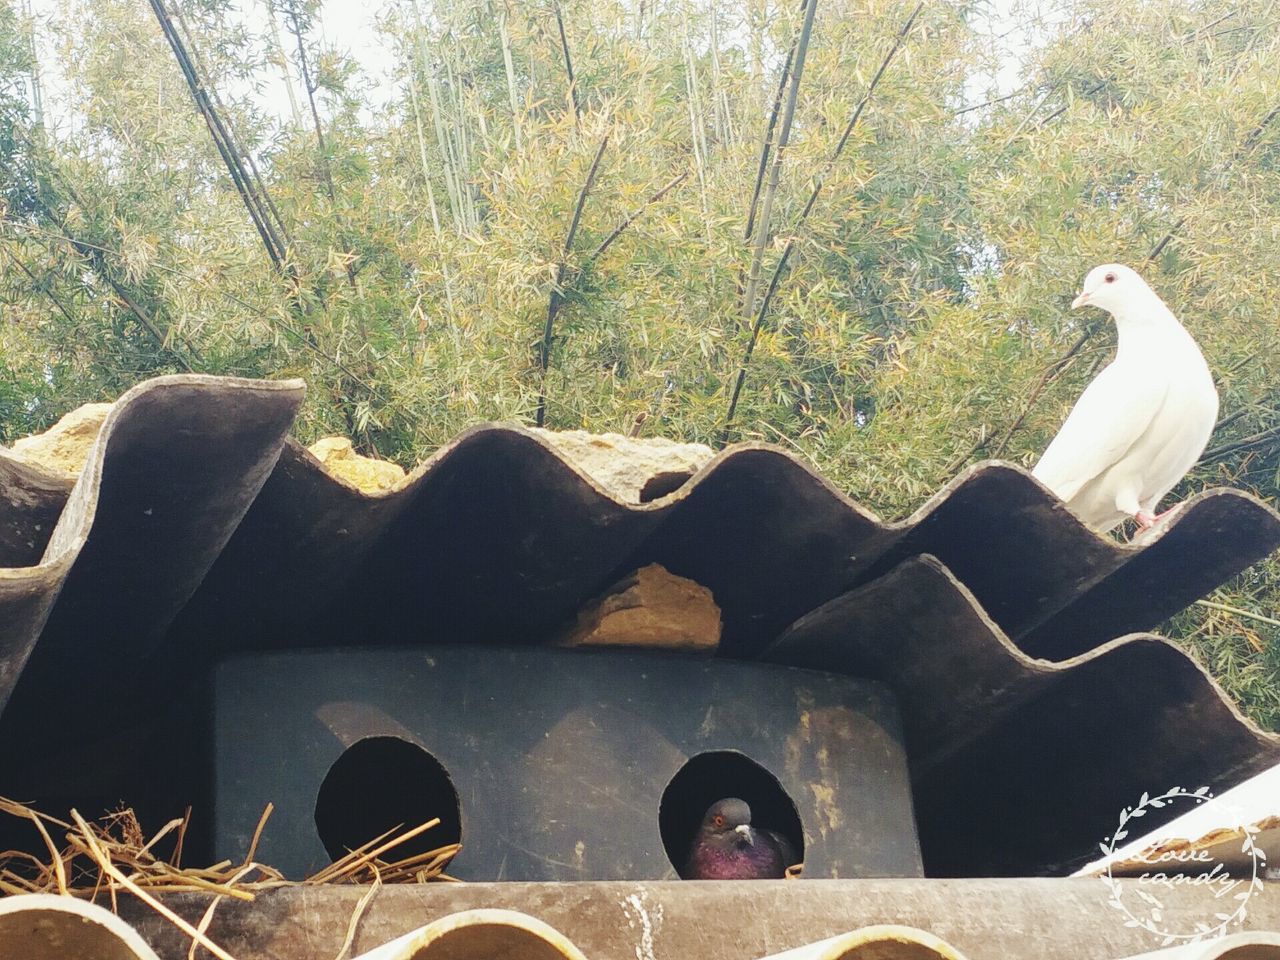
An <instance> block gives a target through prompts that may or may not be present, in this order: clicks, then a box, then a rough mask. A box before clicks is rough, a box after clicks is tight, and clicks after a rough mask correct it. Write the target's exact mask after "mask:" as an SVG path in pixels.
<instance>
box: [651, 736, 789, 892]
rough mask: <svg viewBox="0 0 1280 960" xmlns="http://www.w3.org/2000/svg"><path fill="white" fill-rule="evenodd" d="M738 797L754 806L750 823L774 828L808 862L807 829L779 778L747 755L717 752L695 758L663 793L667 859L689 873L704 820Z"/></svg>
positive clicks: (660, 824) (661, 823)
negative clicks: (718, 806) (714, 808)
mask: <svg viewBox="0 0 1280 960" xmlns="http://www.w3.org/2000/svg"><path fill="white" fill-rule="evenodd" d="M726 797H737V798H738V799H740V800H745V801H746V802H747V805H748V806H750V807H751V825H752V826H753V827H760V828H763V829H767V830H774V831H777V832H778V833H779V834H781V835H782V836H783V837H785V838H786V839H787V840H788V841H789V842H790V843H791V845H792V846H793V847H794V848H795V850H796V853H797V854H798V857H799V859H800V860H803V859H804V827H803V826H802V825H801V823H800V813H799V811H797V810H796V805H795V802H794V801H792V799H791V797H789V796H788V795H787V791H786V790H784V789H783V788H782V784H781V783H779V782H778V778H777V777H775V776H774V775H773V774H772V773H770V772H769V771H768V770H767V769H765V768H764V767H762V766H761V765H760V764H758V763H756V762H755V761H754V760H752V759H751V758H750V757H748V756H747V755H746V754H745V753H739V752H738V751H736V750H714V751H709V752H707V753H700V754H698V755H697V756H694V757H690V758H689V760H688V761H687V762H686V763H685V765H684V766H682V767H681V768H680V769H679V770H678V771H676V775H675V776H674V777H672V778H671V782H670V783H669V784H667V788H666V789H665V790H664V791H663V792H662V801H661V803H660V804H659V806H658V830H659V831H660V832H661V834H662V846H663V848H664V849H665V850H666V853H667V859H668V860H670V861H671V865H672V866H673V867H675V868H676V872H677V873H679V874H680V875H681V876H683V875H684V866H685V862H686V860H687V859H688V857H689V848H690V847H691V846H692V844H693V840H694V837H695V836H697V833H698V827H699V826H700V825H701V823H702V818H703V816H704V815H705V814H706V812H707V808H708V807H710V806H711V805H712V804H713V803H715V802H716V801H717V800H723V799H725V798H726Z"/></svg>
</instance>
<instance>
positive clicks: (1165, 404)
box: [1032, 263, 1218, 532]
mask: <svg viewBox="0 0 1280 960" xmlns="http://www.w3.org/2000/svg"><path fill="white" fill-rule="evenodd" d="M1086 305H1088V306H1091V307H1099V308H1100V309H1102V310H1106V311H1107V312H1108V313H1110V314H1111V316H1112V317H1113V318H1114V319H1115V323H1116V332H1117V333H1118V334H1119V345H1118V346H1117V348H1116V357H1115V359H1114V360H1112V361H1111V363H1109V364H1108V365H1107V367H1106V369H1104V370H1103V371H1102V372H1101V373H1099V374H1098V375H1097V376H1096V377H1095V378H1094V380H1093V382H1092V383H1091V384H1089V386H1088V387H1087V388H1086V389H1085V391H1084V393H1083V394H1081V395H1080V399H1079V400H1078V401H1076V405H1075V407H1074V408H1073V409H1072V410H1071V414H1070V415H1069V416H1068V417H1067V422H1066V423H1064V424H1063V425H1062V429H1061V430H1059V431H1058V435H1057V436H1056V437H1054V438H1053V442H1052V443H1051V444H1049V448H1048V449H1047V450H1045V452H1044V456H1042V457H1041V458H1040V462H1039V463H1038V464H1036V468H1035V470H1033V471H1032V475H1033V476H1035V477H1036V479H1038V480H1039V481H1040V482H1041V483H1043V484H1044V485H1045V486H1046V487H1048V488H1049V489H1050V490H1052V491H1053V492H1054V493H1056V494H1057V495H1058V496H1059V497H1061V498H1062V499H1063V500H1064V501H1066V504H1067V506H1068V507H1069V508H1070V509H1071V511H1072V512H1073V513H1075V514H1076V516H1078V517H1079V518H1080V519H1081V520H1083V521H1084V522H1085V523H1086V524H1088V525H1089V526H1090V527H1092V528H1093V529H1094V530H1096V531H1098V532H1105V531H1107V530H1110V529H1112V528H1113V527H1115V526H1116V525H1117V524H1118V523H1120V522H1121V521H1122V520H1124V519H1125V518H1126V517H1133V518H1134V519H1136V520H1137V521H1138V526H1139V528H1140V529H1142V530H1146V529H1147V528H1149V527H1151V526H1152V525H1153V524H1155V522H1156V521H1157V520H1158V519H1160V518H1161V517H1163V516H1165V514H1163V513H1162V514H1158V515H1157V514H1156V513H1155V512H1154V511H1155V508H1156V504H1158V503H1159V502H1160V499H1161V498H1162V497H1163V496H1164V495H1165V494H1166V493H1168V492H1169V491H1170V490H1171V489H1172V488H1173V486H1174V484H1176V483H1177V482H1178V481H1179V480H1181V479H1182V478H1183V477H1184V476H1185V475H1186V473H1187V471H1188V470H1190V469H1191V467H1192V465H1193V464H1194V463H1195V462H1196V460H1198V459H1199V457H1200V454H1201V453H1203V452H1204V448H1205V445H1206V444H1207V443H1208V442H1209V434H1211V433H1212V432H1213V425H1214V423H1215V422H1216V420H1217V417H1218V391H1217V389H1216V388H1215V387H1214V385H1213V376H1212V375H1211V374H1210V373H1209V365H1208V364H1207V363H1205V360H1204V354H1202V353H1201V352H1200V348H1199V347H1198V346H1196V342H1195V340H1193V339H1191V334H1189V333H1187V331H1186V329H1185V328H1184V327H1183V326H1182V324H1181V323H1179V322H1178V318H1177V317H1175V316H1174V315H1173V314H1172V313H1171V312H1170V310H1169V308H1168V307H1166V306H1165V304H1164V301H1163V300H1161V299H1160V297H1159V296H1158V295H1157V294H1156V292H1155V291H1154V290H1152V289H1151V288H1150V287H1149V286H1147V284H1146V281H1144V280H1143V279H1142V278H1141V277H1140V276H1138V274H1137V273H1135V272H1134V271H1133V270H1131V269H1129V268H1128V267H1126V266H1122V265H1120V264H1117V263H1108V264H1104V265H1103V266H1101V267H1095V268H1094V269H1093V270H1091V271H1090V272H1089V275H1088V276H1087V277H1085V279H1084V290H1083V291H1082V292H1081V294H1080V295H1079V296H1078V297H1076V298H1075V300H1074V301H1073V302H1072V304H1071V307H1072V309H1075V308H1077V307H1082V306H1086Z"/></svg>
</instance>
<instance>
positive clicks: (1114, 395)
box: [1031, 362, 1169, 500]
mask: <svg viewBox="0 0 1280 960" xmlns="http://www.w3.org/2000/svg"><path fill="white" fill-rule="evenodd" d="M1168 389H1169V383H1168V380H1167V379H1165V378H1164V377H1163V376H1161V375H1160V373H1159V371H1158V370H1156V369H1153V368H1152V367H1150V366H1149V365H1144V366H1143V367H1139V368H1136V369H1135V367H1134V366H1133V365H1128V366H1118V365H1117V364H1116V363H1114V362H1113V363H1111V364H1109V365H1108V366H1107V368H1106V369H1105V370H1103V371H1102V372H1101V373H1100V374H1098V376H1097V377H1095V378H1094V380H1093V382H1092V383H1091V384H1089V386H1088V387H1087V388H1086V389H1085V391H1084V393H1082V394H1081V395H1080V399H1079V400H1077V401H1076V405H1075V406H1074V407H1073V408H1072V410H1071V414H1070V415H1069V416H1068V417H1067V422H1066V423H1064V424H1063V425H1062V429H1061V430H1059V431H1058V435H1057V436H1056V437H1054V438H1053V442H1052V443H1051V444H1049V449H1047V450H1045V452H1044V456H1042V457H1041V458H1040V462H1039V463H1037V464H1036V467H1035V469H1034V470H1033V471H1031V472H1032V475H1033V476H1034V477H1035V478H1036V479H1037V480H1039V481H1040V482H1041V483H1043V484H1044V485H1045V486H1046V487H1048V488H1049V489H1050V490H1052V491H1053V492H1054V493H1056V494H1057V495H1058V496H1059V497H1061V498H1062V499H1063V500H1070V499H1071V498H1072V497H1074V496H1075V495H1076V494H1077V493H1079V492H1080V489H1081V488H1082V487H1083V486H1084V485H1085V484H1086V483H1088V482H1089V481H1090V480H1093V479H1095V478H1097V477H1098V476H1100V475H1101V474H1102V473H1104V472H1105V471H1106V470H1107V469H1109V468H1110V467H1111V466H1113V465H1114V464H1115V463H1117V462H1118V461H1119V460H1120V458H1121V457H1123V456H1124V454H1125V451H1127V450H1128V449H1129V448H1130V447H1132V446H1133V445H1134V444H1135V443H1137V442H1138V440H1139V439H1141V437H1142V435H1143V434H1144V433H1145V432H1146V431H1147V429H1148V428H1149V427H1150V426H1151V422H1152V421H1153V420H1154V419H1155V417H1156V414H1157V413H1158V412H1159V411H1160V407H1161V405H1162V404H1163V403H1164V399H1165V394H1166V393H1167V391H1168Z"/></svg>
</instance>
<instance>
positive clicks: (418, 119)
mask: <svg viewBox="0 0 1280 960" xmlns="http://www.w3.org/2000/svg"><path fill="white" fill-rule="evenodd" d="M409 100H410V102H411V103H412V104H413V127H414V131H415V132H416V133H417V136H418V160H419V161H420V162H421V164H422V180H423V182H424V183H425V184H426V186H427V209H428V210H429V211H430V212H431V229H432V231H433V232H434V233H435V237H436V248H437V254H438V256H439V257H440V270H441V273H443V274H444V297H445V302H446V303H447V304H448V307H449V326H450V329H451V331H452V333H453V339H454V345H455V347H456V348H457V349H458V350H461V348H462V344H461V342H460V341H459V340H458V329H457V309H456V308H455V307H454V305H453V277H452V275H451V273H452V271H451V270H450V268H449V261H448V260H447V259H446V258H445V256H444V234H443V231H442V230H441V229H440V213H439V211H438V210H437V209H436V192H435V188H434V187H432V185H431V167H430V164H429V163H428V162H427V140H426V137H425V136H424V135H423V133H422V113H421V111H420V110H419V108H418V82H417V80H416V78H415V77H414V76H413V74H412V72H411V73H410V75H409Z"/></svg>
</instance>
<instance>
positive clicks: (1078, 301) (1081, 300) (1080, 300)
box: [1071, 293, 1089, 310]
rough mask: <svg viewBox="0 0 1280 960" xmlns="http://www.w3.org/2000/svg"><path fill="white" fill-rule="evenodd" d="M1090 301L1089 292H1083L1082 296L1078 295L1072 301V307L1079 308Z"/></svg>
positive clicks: (1073, 308)
mask: <svg viewBox="0 0 1280 960" xmlns="http://www.w3.org/2000/svg"><path fill="white" fill-rule="evenodd" d="M1088 302H1089V294H1088V293H1081V294H1080V296H1078V297H1076V298H1075V299H1074V300H1072V301H1071V309H1072V310H1079V309H1080V308H1081V307H1083V306H1084V305H1085V304H1086V303H1088Z"/></svg>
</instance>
